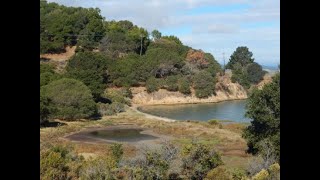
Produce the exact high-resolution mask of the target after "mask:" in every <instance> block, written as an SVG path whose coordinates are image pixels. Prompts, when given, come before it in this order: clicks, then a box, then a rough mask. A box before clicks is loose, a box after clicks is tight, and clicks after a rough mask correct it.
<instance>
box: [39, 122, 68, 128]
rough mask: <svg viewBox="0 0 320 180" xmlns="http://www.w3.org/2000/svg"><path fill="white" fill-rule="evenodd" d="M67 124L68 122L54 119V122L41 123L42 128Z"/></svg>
mask: <svg viewBox="0 0 320 180" xmlns="http://www.w3.org/2000/svg"><path fill="white" fill-rule="evenodd" d="M65 125H67V124H66V123H62V122H56V121H52V122H45V123H43V124H41V125H40V128H45V127H58V126H65Z"/></svg>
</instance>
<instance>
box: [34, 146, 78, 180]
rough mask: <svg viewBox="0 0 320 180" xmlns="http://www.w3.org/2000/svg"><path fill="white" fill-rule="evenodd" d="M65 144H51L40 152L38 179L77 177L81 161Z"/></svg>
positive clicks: (62, 179)
mask: <svg viewBox="0 0 320 180" xmlns="http://www.w3.org/2000/svg"><path fill="white" fill-rule="evenodd" d="M71 150H72V149H70V148H69V147H66V146H53V147H51V148H49V149H46V150H42V151H41V152H40V179H44V180H51V179H57V180H60V179H61V180H64V179H77V178H78V175H79V169H80V166H81V164H82V162H83V158H82V157H81V156H77V155H76V154H75V153H73V152H72V151H71Z"/></svg>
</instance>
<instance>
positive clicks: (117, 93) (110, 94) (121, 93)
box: [104, 89, 132, 105]
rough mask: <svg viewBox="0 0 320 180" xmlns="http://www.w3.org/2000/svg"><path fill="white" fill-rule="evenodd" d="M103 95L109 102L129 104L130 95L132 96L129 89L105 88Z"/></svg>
mask: <svg viewBox="0 0 320 180" xmlns="http://www.w3.org/2000/svg"><path fill="white" fill-rule="evenodd" d="M104 97H105V98H107V99H109V100H110V101H111V102H118V103H122V104H127V105H130V104H131V101H130V97H132V94H131V91H130V90H129V89H120V90H118V89H107V90H106V92H105V95H104Z"/></svg>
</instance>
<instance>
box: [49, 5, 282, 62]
mask: <svg viewBox="0 0 320 180" xmlns="http://www.w3.org/2000/svg"><path fill="white" fill-rule="evenodd" d="M48 2H56V3H58V4H63V5H66V6H74V7H97V8H99V9H100V10H101V15H102V16H103V17H105V19H106V20H107V21H109V20H116V21H119V20H129V21H131V22H133V23H134V24H136V25H138V26H141V27H143V28H145V29H147V30H148V31H149V32H151V31H152V30H154V29H157V30H159V31H160V32H161V33H162V35H174V36H177V37H178V38H179V39H180V40H181V41H182V43H183V44H185V45H188V46H190V47H192V48H194V49H201V50H203V51H205V52H209V53H211V54H212V55H213V56H214V57H215V59H216V60H217V61H218V62H219V63H220V64H223V53H225V55H224V57H225V62H226V63H227V62H228V60H229V58H230V55H231V54H232V53H233V52H234V51H235V50H236V48H237V47H239V46H247V47H248V48H249V50H250V51H251V52H252V53H253V57H254V59H255V62H258V63H259V64H261V65H265V66H277V65H278V64H280V0H48Z"/></svg>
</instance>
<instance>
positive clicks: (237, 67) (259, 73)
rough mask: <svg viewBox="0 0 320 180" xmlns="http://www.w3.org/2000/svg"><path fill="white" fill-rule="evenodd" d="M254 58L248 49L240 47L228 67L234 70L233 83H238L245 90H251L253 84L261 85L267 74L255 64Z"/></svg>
mask: <svg viewBox="0 0 320 180" xmlns="http://www.w3.org/2000/svg"><path fill="white" fill-rule="evenodd" d="M252 56H253V54H252V52H250V51H249V49H248V48H247V47H245V46H241V47H238V48H237V49H236V50H235V51H234V52H233V54H232V55H231V56H230V60H229V62H228V64H227V65H226V68H227V69H231V70H232V78H231V79H232V81H233V82H238V83H239V84H241V85H242V86H244V87H245V88H249V87H250V85H251V84H257V83H259V82H260V81H261V80H262V79H263V76H264V75H265V74H266V71H264V70H263V69H262V67H261V65H259V64H258V63H256V62H254V58H252Z"/></svg>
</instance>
